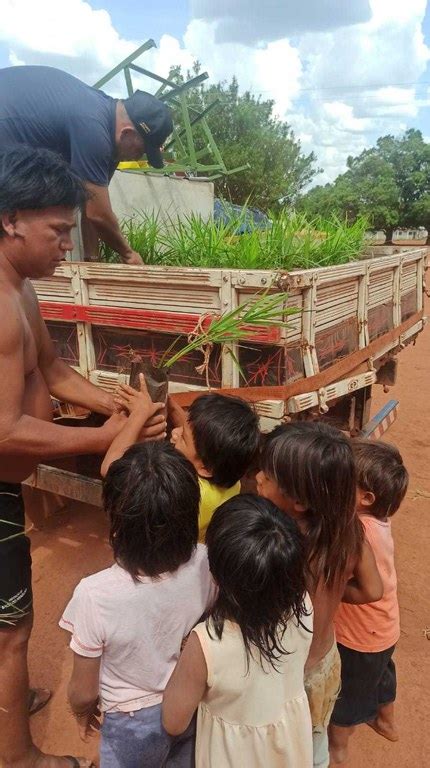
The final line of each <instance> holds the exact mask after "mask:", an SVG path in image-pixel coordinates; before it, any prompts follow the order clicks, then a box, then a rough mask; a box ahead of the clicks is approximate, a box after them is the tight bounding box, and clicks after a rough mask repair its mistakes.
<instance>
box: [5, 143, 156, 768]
mask: <svg viewBox="0 0 430 768" xmlns="http://www.w3.org/2000/svg"><path fill="white" fill-rule="evenodd" d="M84 203H85V191H84V187H83V185H82V182H81V181H80V180H79V178H78V177H77V176H75V174H74V173H73V171H72V170H71V169H70V167H69V166H68V165H67V163H66V162H65V161H63V160H62V159H61V158H60V157H58V156H57V155H54V154H53V153H51V152H49V151H48V150H35V149H31V148H29V147H25V146H20V147H16V148H14V149H11V150H9V151H0V327H1V334H0V382H1V388H2V391H1V400H0V659H1V663H0V765H1V766H2V768H78V767H79V766H81V767H82V768H87V766H88V765H89V762H88V761H87V760H83V759H80V760H77V759H76V758H61V757H54V756H52V755H44V754H42V753H41V752H40V750H38V749H37V748H36V747H35V746H34V744H33V743H32V739H31V734H30V729H29V717H28V697H29V687H28V670H27V646H28V640H29V636H30V632H31V626H32V591H31V558H30V543H29V540H28V539H27V537H26V536H25V534H24V507H23V502H22V497H21V486H20V483H21V482H22V480H24V479H25V478H26V477H28V476H29V475H30V474H31V472H33V470H34V469H35V468H36V466H37V464H38V463H39V462H40V461H41V460H42V459H50V458H55V457H58V456H64V455H73V454H91V453H100V454H102V453H104V452H105V451H106V450H107V448H108V447H109V445H110V443H111V442H112V440H113V438H114V437H115V435H116V434H117V432H118V431H119V429H120V428H121V426H122V425H123V423H124V419H125V418H126V417H125V416H124V415H120V414H115V413H114V414H113V415H111V414H112V413H113V411H114V403H113V398H112V396H111V395H109V394H108V393H107V392H105V391H103V390H102V389H99V388H97V387H95V386H93V385H92V384H90V383H89V382H88V381H86V380H85V379H84V378H83V377H82V376H80V375H79V374H78V373H76V372H75V371H74V370H73V369H72V368H70V367H69V366H68V365H66V363H64V362H63V361H62V360H60V359H59V358H58V357H57V356H56V354H55V351H54V348H53V345H52V343H51V340H50V338H49V334H48V331H47V329H46V326H45V324H44V322H43V320H42V318H41V315H40V310H39V306H38V302H37V298H36V295H35V292H34V289H33V287H32V285H31V283H30V280H29V278H42V277H48V276H50V275H52V274H53V273H54V271H55V268H56V267H57V266H58V265H59V263H60V262H61V260H62V259H64V257H65V254H66V251H68V250H70V249H71V247H72V241H71V231H72V228H73V227H74V225H75V210H76V209H77V208H79V207H81V206H82V205H83V204H84ZM50 394H52V395H54V396H55V397H57V398H59V399H60V400H64V401H67V402H70V403H74V404H76V405H81V406H84V407H86V408H89V409H91V410H92V411H96V412H98V413H102V414H106V415H108V416H109V415H110V418H109V419H108V420H107V421H106V422H105V424H104V425H103V426H101V427H99V428H89V427H88V428H85V427H82V428H81V427H63V426H60V425H55V424H53V423H52V407H51V400H50ZM165 426H166V425H165V421H164V417H163V416H156V417H154V419H153V420H152V423H151V424H148V425H147V428H146V435H145V436H146V437H147V438H150V437H156V436H160V435H161V434H162V433H163V432H164V430H165Z"/></svg>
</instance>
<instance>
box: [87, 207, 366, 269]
mask: <svg viewBox="0 0 430 768" xmlns="http://www.w3.org/2000/svg"><path fill="white" fill-rule="evenodd" d="M245 217H246V222H247V226H248V230H249V231H246V232H244V233H243V234H241V235H237V234H236V233H237V231H238V230H239V228H240V226H241V225H242V224H243V222H244V220H245ZM270 218H271V226H270V227H269V228H268V229H261V228H260V227H258V226H257V225H255V224H253V222H252V221H250V220H249V217H247V215H246V208H244V209H243V212H242V213H240V214H239V215H238V216H237V217H234V216H232V217H231V218H230V219H229V220H228V221H227V222H221V221H217V222H215V221H213V220H209V221H204V220H203V219H202V218H201V217H200V216H198V215H195V214H190V215H189V216H186V217H184V218H182V219H180V220H179V219H175V220H174V219H168V220H167V221H166V220H165V221H161V219H160V218H159V217H157V216H153V215H148V214H146V213H140V214H138V215H137V216H135V217H132V218H130V219H126V220H124V221H123V222H122V231H123V233H124V236H125V237H126V238H127V240H128V241H129V243H130V245H131V247H132V248H133V249H134V250H135V251H137V252H138V253H140V254H141V256H142V258H143V261H144V262H145V263H146V264H163V265H168V266H182V267H201V268H206V267H221V268H229V269H246V270H249V269H270V270H278V269H279V270H281V269H283V270H292V269H311V268H315V267H328V266H332V265H336V264H345V263H346V262H349V261H353V260H354V259H357V258H358V256H359V255H360V253H361V252H362V251H363V250H364V244H365V234H366V230H367V226H368V225H367V221H366V220H365V219H364V218H361V219H358V220H357V221H356V222H355V223H354V224H351V225H348V224H346V222H344V221H342V220H340V219H338V218H336V217H334V216H333V217H331V218H330V219H324V218H322V217H320V216H316V217H313V218H309V217H307V216H306V215H305V214H291V213H290V212H282V213H280V214H276V215H275V214H274V215H272V216H271V217H270ZM102 260H104V261H119V258H118V257H117V255H116V254H115V253H114V252H113V251H112V250H111V249H110V248H108V247H106V246H103V251H102Z"/></svg>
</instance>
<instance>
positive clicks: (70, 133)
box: [0, 66, 173, 264]
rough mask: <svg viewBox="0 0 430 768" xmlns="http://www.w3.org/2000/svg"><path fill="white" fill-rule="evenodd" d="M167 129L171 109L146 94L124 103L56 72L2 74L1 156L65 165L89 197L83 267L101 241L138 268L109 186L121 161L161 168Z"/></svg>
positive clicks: (40, 69)
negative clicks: (56, 159)
mask: <svg viewBox="0 0 430 768" xmlns="http://www.w3.org/2000/svg"><path fill="white" fill-rule="evenodd" d="M172 130H173V123H172V118H171V113H170V110H169V108H168V107H167V106H166V105H165V104H164V103H163V102H161V101H159V99H156V98H155V96H151V95H150V94H149V93H145V92H144V91H136V92H135V93H134V94H133V95H132V96H130V97H129V98H128V99H125V100H123V101H121V100H118V99H113V98H111V97H110V96H108V95H107V94H105V93H103V92H102V91H99V90H97V89H95V88H91V87H90V86H88V85H85V83H82V82H81V81H80V80H78V79H77V78H75V77H72V75H69V74H67V73H66V72H62V71H61V70H59V69H55V68H54V67H38V66H22V67H21V66H17V67H8V68H6V69H1V70H0V149H4V148H6V147H8V146H16V145H17V144H28V145H30V146H32V147H35V148H44V149H50V150H52V151H54V152H57V153H58V154H60V155H61V156H62V157H63V158H64V159H65V160H66V161H67V162H68V163H70V165H71V167H72V169H73V170H74V171H75V173H77V175H78V176H79V177H80V178H81V179H82V181H84V182H85V186H86V189H87V191H88V193H89V195H88V199H87V202H86V204H85V207H84V210H83V213H82V237H83V242H84V252H85V258H86V259H88V260H97V257H98V241H99V239H100V240H103V241H104V242H105V243H106V244H107V245H109V246H110V247H111V248H113V250H115V251H117V253H119V255H120V257H121V259H122V261H123V262H124V263H125V264H141V263H142V259H141V257H140V255H139V254H138V253H136V251H133V249H132V248H131V246H130V244H129V243H128V242H127V240H126V239H125V238H124V237H123V235H122V233H121V230H120V227H119V224H118V220H117V218H116V216H115V214H114V212H113V210H112V206H111V203H110V199H109V191H108V185H109V182H110V180H111V178H112V176H113V173H114V171H115V168H116V166H117V165H118V163H119V162H120V161H122V160H139V159H140V158H141V157H142V156H143V155H144V154H146V157H147V159H148V162H149V164H150V165H152V166H153V167H154V168H162V167H163V159H162V155H161V147H162V145H163V144H164V142H165V140H166V138H167V137H168V136H169V135H170V134H171V133H172Z"/></svg>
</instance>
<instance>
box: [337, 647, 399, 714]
mask: <svg viewBox="0 0 430 768" xmlns="http://www.w3.org/2000/svg"><path fill="white" fill-rule="evenodd" d="M337 647H338V648H339V653H340V658H341V662H342V687H341V691H340V694H339V698H338V699H337V701H336V704H335V705H334V710H333V714H332V717H331V722H332V723H333V725H341V726H345V727H347V726H352V725H359V724H360V723H367V722H369V720H374V719H375V718H376V715H377V714H378V707H379V706H380V705H381V704H389V703H390V702H392V701H394V700H395V698H396V668H395V666H394V661H393V659H392V655H393V652H394V648H395V646H394V645H393V646H392V647H391V648H388V650H386V651H379V652H377V653H362V652H361V651H353V650H352V649H351V648H346V647H345V646H344V645H341V644H340V643H338V644H337Z"/></svg>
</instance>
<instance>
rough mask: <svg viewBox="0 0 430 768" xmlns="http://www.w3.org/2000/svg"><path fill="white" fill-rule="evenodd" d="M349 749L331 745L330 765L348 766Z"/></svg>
mask: <svg viewBox="0 0 430 768" xmlns="http://www.w3.org/2000/svg"><path fill="white" fill-rule="evenodd" d="M347 757H348V749H347V748H346V747H330V766H332V765H333V766H334V765H336V766H337V768H339V767H340V766H346V760H347Z"/></svg>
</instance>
